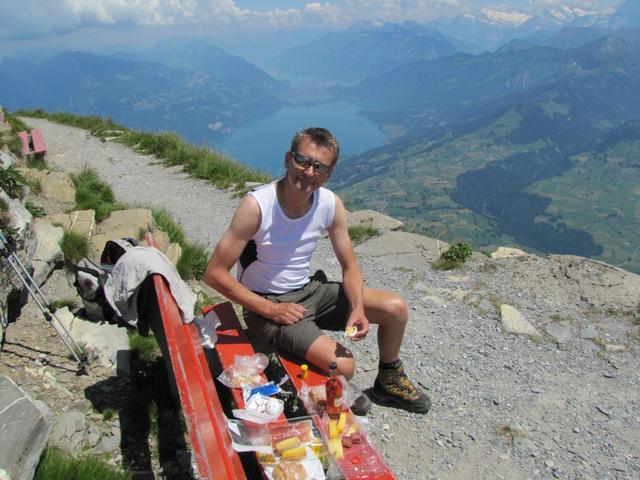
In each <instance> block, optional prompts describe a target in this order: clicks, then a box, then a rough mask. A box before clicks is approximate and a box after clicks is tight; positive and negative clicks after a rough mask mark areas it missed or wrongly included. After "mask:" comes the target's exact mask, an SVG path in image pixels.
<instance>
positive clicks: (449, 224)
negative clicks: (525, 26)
mask: <svg viewBox="0 0 640 480" xmlns="http://www.w3.org/2000/svg"><path fill="white" fill-rule="evenodd" d="M626 33H628V34H627V35H623V36H625V37H626V38H627V40H624V39H622V38H619V37H616V36H613V35H605V36H603V37H601V38H599V39H597V40H595V41H593V42H590V43H588V44H586V45H583V46H581V47H578V48H574V49H558V48H551V47H540V46H532V47H529V48H525V47H523V46H521V48H517V49H514V48H505V49H502V50H501V51H499V52H496V53H493V54H490V53H486V54H482V55H478V56H471V55H462V54H458V55H454V56H452V57H447V58H443V59H437V60H434V61H431V62H414V63H413V64H410V65H404V66H402V67H399V68H398V69H396V70H400V71H399V72H396V73H395V74H394V73H393V72H389V73H387V74H385V75H384V76H381V77H378V78H371V79H367V80H365V81H363V82H361V83H360V84H359V85H358V86H356V87H353V88H351V89H344V90H343V91H342V92H343V93H346V94H351V95H358V96H362V97H363V99H364V100H366V101H367V102H368V103H375V102H376V101H380V99H382V98H384V99H385V100H386V106H387V109H388V111H389V112H391V114H390V115H388V114H387V113H386V112H385V111H371V112H368V115H370V116H371V117H372V118H376V119H378V120H380V119H382V118H385V117H386V118H389V119H394V120H395V121H396V122H398V123H399V126H400V127H402V129H403V130H404V131H405V132H406V133H405V135H404V136H402V137H400V138H398V139H396V140H395V141H394V142H393V143H392V144H391V145H389V146H387V147H383V148H380V149H377V150H373V151H370V152H365V153H364V154H361V155H358V156H354V157H352V158H349V159H347V160H346V161H344V162H343V163H342V165H341V167H340V169H338V170H337V172H336V175H335V176H334V180H333V181H334V185H335V188H337V189H338V190H339V191H340V192H341V193H342V194H343V195H344V198H345V201H346V202H347V204H348V205H350V206H351V207H352V208H362V207H364V206H367V207H371V208H375V209H378V210H382V211H385V212H388V213H390V214H392V215H393V216H395V217H398V218H402V219H403V220H405V221H407V222H408V223H409V224H410V225H411V227H412V228H414V229H415V230H418V231H421V232H424V233H427V234H429V235H431V236H436V237H437V236H442V237H443V238H447V239H449V240H451V239H452V238H458V239H460V240H465V241H469V242H471V243H473V244H474V245H476V246H478V247H481V246H489V245H499V244H504V243H515V244H518V245H521V246H525V247H528V248H531V249H534V250H536V251H540V252H553V253H573V254H579V255H584V256H590V257H601V258H603V259H606V260H608V261H610V262H611V263H618V264H622V263H624V264H625V266H626V267H627V268H630V269H636V270H638V269H640V261H639V260H638V259H635V258H632V260H629V259H628V258H627V257H631V256H633V254H634V249H635V247H637V245H638V244H639V243H640V235H638V232H637V231H635V230H634V229H633V227H631V226H632V225H634V224H636V223H637V215H638V213H637V212H640V196H639V193H640V192H638V190H637V187H636V186H635V185H636V183H637V181H638V180H640V178H639V176H640V170H638V168H639V167H640V163H639V162H638V160H637V157H636V156H635V154H633V153H632V152H633V151H634V148H633V145H634V143H633V142H636V147H637V142H638V141H640V137H635V139H634V135H637V134H638V130H637V128H636V127H637V121H638V119H640V96H639V95H637V93H636V92H638V91H640V44H639V43H637V42H634V41H633V39H634V38H636V36H635V34H637V33H638V32H637V31H633V30H632V31H629V32H626ZM392 79H393V80H392ZM391 82H393V83H391ZM407 91H412V92H415V94H414V95H413V96H407V95H406V94H405V92H407ZM616 132H617V133H616ZM620 132H622V133H624V135H622V134H621V133H620ZM598 152H599V153H598ZM621 152H622V153H621ZM621 155H622V157H620V156H621ZM592 162H596V165H597V166H596V165H592ZM620 164H623V165H625V167H624V169H620V173H616V168H615V166H616V165H620ZM602 169H605V170H606V172H607V175H606V176H598V175H596V174H595V172H599V171H601V170H602ZM577 172H581V173H577ZM567 178H573V179H574V184H572V185H573V186H574V187H575V188H574V190H575V191H576V193H575V195H576V196H572V195H571V194H570V193H568V192H567V191H564V190H561V189H558V188H556V187H557V185H560V184H565V185H566V181H567V180H566V179H567ZM612 178H613V179H615V183H614V184H613V185H616V186H617V187H621V186H624V190H623V191H622V192H620V193H619V194H618V193H616V194H615V195H613V196H611V195H608V196H607V195H605V194H604V193H603V194H602V198H603V203H607V204H608V207H606V208H605V207H600V208H601V211H602V212H606V213H605V214H603V215H600V214H599V213H598V212H599V211H596V210H593V209H592V207H591V205H589V204H588V203H584V202H585V201H587V200H588V199H589V196H588V191H587V190H585V186H586V185H589V188H590V189H591V191H592V192H609V193H610V192H611V190H612V188H611V187H612V184H610V183H609V182H611V180H612ZM632 179H633V180H632ZM587 180H588V181H587ZM563 182H564V183H563ZM580 184H582V185H581V186H580V188H578V185H580ZM550 191H552V192H553V195H547V194H548V192H550ZM577 192H580V194H579V196H578V193H577ZM578 198H580V200H581V202H580V203H578V204H577V205H576V202H577V201H578ZM607 198H608V200H605V199H607ZM611 198H615V199H616V200H617V201H619V202H620V203H619V204H618V205H617V206H615V205H614V203H612V202H611V201H610V199H611ZM570 212H571V213H572V214H569V213H570ZM625 212H626V214H625ZM601 217H602V218H601ZM605 219H606V222H605ZM612 223H617V224H619V225H618V228H616V229H612V228H610V227H611V224H612ZM605 226H607V227H605ZM630 227H631V228H630Z"/></svg>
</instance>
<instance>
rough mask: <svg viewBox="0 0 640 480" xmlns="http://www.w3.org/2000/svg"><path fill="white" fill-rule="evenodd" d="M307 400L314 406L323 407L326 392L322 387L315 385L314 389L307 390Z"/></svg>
mask: <svg viewBox="0 0 640 480" xmlns="http://www.w3.org/2000/svg"><path fill="white" fill-rule="evenodd" d="M309 398H311V400H312V401H313V403H315V404H316V405H320V406H321V407H323V406H324V405H326V403H327V391H326V389H325V387H324V385H316V386H315V387H310V388H309Z"/></svg>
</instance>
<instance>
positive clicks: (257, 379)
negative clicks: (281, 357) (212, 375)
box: [218, 353, 269, 388]
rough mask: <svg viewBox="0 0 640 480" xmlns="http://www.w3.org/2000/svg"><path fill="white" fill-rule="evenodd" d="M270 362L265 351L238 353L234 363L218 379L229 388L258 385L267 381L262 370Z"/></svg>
mask: <svg viewBox="0 0 640 480" xmlns="http://www.w3.org/2000/svg"><path fill="white" fill-rule="evenodd" d="M268 364H269V359H268V358H267V356H266V355H265V354H264V353H256V354H255V355H251V356H247V355H236V356H235V358H234V360H233V365H231V366H229V367H227V368H226V369H225V370H224V372H222V373H221V374H220V375H219V376H218V380H220V382H221V383H222V384H223V385H226V386H227V387H229V388H242V386H244V385H248V386H250V387H256V386H258V385H262V384H264V383H265V379H264V378H263V376H262V372H263V371H264V369H265V368H266V367H267V365H268Z"/></svg>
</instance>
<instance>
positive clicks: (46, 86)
mask: <svg viewBox="0 0 640 480" xmlns="http://www.w3.org/2000/svg"><path fill="white" fill-rule="evenodd" d="M282 88H283V87H282V83H281V82H278V81H276V80H274V79H273V78H271V77H270V76H269V75H267V74H266V73H265V72H263V71H262V70H260V69H259V68H257V67H255V66H254V65H252V64H250V63H249V62H247V61H245V60H243V59H241V58H239V57H235V56H233V55H229V54H227V53H226V52H224V51H223V50H222V49H220V48H217V47H213V46H208V45H203V44H201V43H200V42H194V41H189V42H185V41H184V40H181V39H177V40H174V41H172V42H163V43H162V44H160V45H159V46H158V47H156V48H155V49H153V50H151V51H150V52H149V53H148V55H145V56H140V55H132V54H113V55H97V54H91V53H86V52H77V51H74V52H71V51H67V52H63V53H60V54H58V55H55V56H53V57H51V58H48V59H45V60H43V61H29V60H25V59H14V58H4V59H3V61H2V63H1V64H0V104H2V105H3V106H5V107H7V108H9V109H18V108H27V109H35V108H42V109H45V110H47V111H52V112H55V111H68V112H72V113H77V114H91V115H101V116H108V117H111V118H112V119H113V120H114V121H117V122H119V123H122V124H125V125H127V126H129V127H131V128H135V129H143V130H153V131H157V130H168V131H175V132H179V133H181V134H182V135H184V136H185V137H186V138H188V139H190V140H192V141H194V142H197V143H202V142H205V141H207V140H210V139H211V138H215V135H216V134H221V133H223V132H224V131H228V130H229V129H233V128H235V127H237V126H238V125H240V124H242V123H243V122H245V121H246V120H247V117H249V116H251V117H255V116H256V115H262V114H266V113H268V112H273V111H275V110H277V109H278V108H279V107H280V106H282V105H283V102H282V101H281V100H279V99H278V98H277V95H278V93H279V91H280V90H281V89H282Z"/></svg>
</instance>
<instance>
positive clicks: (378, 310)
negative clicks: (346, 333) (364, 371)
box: [363, 288, 409, 363]
mask: <svg viewBox="0 0 640 480" xmlns="http://www.w3.org/2000/svg"><path fill="white" fill-rule="evenodd" d="M363 302H364V313H365V315H366V316H367V319H368V320H369V322H370V323H374V324H376V325H378V349H379V351H380V361H381V362H385V363H391V362H393V361H395V360H397V359H398V358H399V357H400V346H401V345H402V339H403V338H404V330H405V328H406V326H407V321H408V320H409V311H408V308H407V302H405V300H404V298H402V297H401V296H400V295H397V294H395V293H392V292H387V291H385V290H376V289H373V288H365V289H364V296H363Z"/></svg>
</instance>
